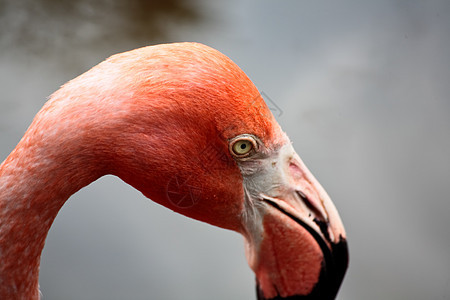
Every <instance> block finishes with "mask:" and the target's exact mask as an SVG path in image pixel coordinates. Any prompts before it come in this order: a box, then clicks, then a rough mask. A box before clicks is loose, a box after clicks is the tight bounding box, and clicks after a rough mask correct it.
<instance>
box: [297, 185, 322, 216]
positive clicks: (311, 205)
mask: <svg viewBox="0 0 450 300" xmlns="http://www.w3.org/2000/svg"><path fill="white" fill-rule="evenodd" d="M295 192H296V193H297V195H298V197H299V198H300V199H301V200H302V201H303V203H305V205H306V206H307V207H308V209H309V210H310V211H311V212H312V213H313V214H314V221H316V220H317V221H320V222H322V223H326V222H328V218H327V216H326V213H325V212H324V210H323V208H322V207H319V205H320V204H319V203H315V202H314V201H312V200H311V199H310V198H309V197H308V196H307V195H306V194H305V193H304V192H302V191H300V190H296V191H295Z"/></svg>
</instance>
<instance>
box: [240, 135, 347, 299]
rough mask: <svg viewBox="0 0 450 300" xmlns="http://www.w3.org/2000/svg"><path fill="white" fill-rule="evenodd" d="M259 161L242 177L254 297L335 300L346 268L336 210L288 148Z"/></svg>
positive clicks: (248, 254)
mask: <svg viewBox="0 0 450 300" xmlns="http://www.w3.org/2000/svg"><path fill="white" fill-rule="evenodd" d="M261 161H262V163H261V164H260V168H259V170H258V172H255V173H253V174H251V175H247V176H244V187H245V191H246V200H247V201H246V202H247V203H250V204H247V205H246V207H247V211H248V210H249V209H248V208H249V207H251V209H250V211H251V213H248V215H252V217H249V216H248V215H247V218H246V222H247V228H248V230H247V233H246V234H244V235H245V236H246V246H247V247H246V254H247V259H248V262H249V265H250V267H251V268H252V269H253V270H254V272H255V274H256V277H257V278H256V280H257V293H258V299H299V298H298V297H301V299H335V297H336V294H337V292H338V290H339V287H340V285H341V283H342V280H343V278H344V275H345V272H346V269H347V265H348V250H347V243H346V234H345V230H344V227H343V225H342V222H341V219H340V217H339V214H338V212H337V210H336V207H335V206H334V204H333V202H332V201H331V199H330V197H329V196H328V195H327V193H326V192H325V190H324V189H323V188H322V186H321V185H320V184H319V182H318V181H317V180H316V179H315V178H314V176H313V175H312V174H311V172H310V171H309V170H308V169H307V167H306V166H305V165H304V163H303V162H302V160H301V159H300V157H299V156H298V155H297V153H295V151H294V149H293V148H292V145H291V144H288V145H285V146H283V147H281V148H280V149H279V151H277V153H276V154H275V155H271V156H269V157H268V158H265V159H263V160H261ZM249 219H251V220H252V221H249Z"/></svg>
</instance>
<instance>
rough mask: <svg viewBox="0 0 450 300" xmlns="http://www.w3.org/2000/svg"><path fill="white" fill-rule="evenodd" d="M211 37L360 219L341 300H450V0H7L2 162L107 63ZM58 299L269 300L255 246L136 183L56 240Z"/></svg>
mask: <svg viewBox="0 0 450 300" xmlns="http://www.w3.org/2000/svg"><path fill="white" fill-rule="evenodd" d="M172 41H198V42H202V43H205V44H208V45H210V46H212V47H214V48H217V49H218V50H220V51H222V52H223V53H225V54H226V55H228V56H229V57H231V58H232V59H233V60H234V61H235V62H236V63H237V64H238V65H240V66H241V68H243V69H244V71H245V72H246V73H247V74H248V75H249V76H250V78H252V80H253V81H254V83H255V84H256V85H257V86H258V88H259V89H260V90H261V91H262V92H264V93H265V94H266V95H267V96H269V97H270V99H271V100H272V101H274V103H276V105H277V106H278V107H279V108H280V109H281V112H282V113H281V114H279V113H277V115H278V116H277V119H278V121H279V122H280V123H281V125H282V126H283V128H284V130H285V131H286V132H287V133H288V134H289V136H290V137H291V140H292V141H293V143H294V146H295V148H296V149H297V152H298V153H299V154H300V156H301V157H302V158H303V160H304V161H305V162H306V164H307V165H308V166H309V168H310V169H311V170H312V171H313V173H314V174H315V175H316V177H317V178H318V179H319V181H320V182H321V183H322V185H323V186H324V187H325V188H326V190H327V191H328V192H329V194H330V195H331V198H332V199H333V200H334V202H335V204H336V206H337V207H338V209H339V211H340V214H341V217H342V219H343V220H344V223H345V225H346V229H347V232H348V239H349V246H350V255H351V256H350V268H349V271H348V273H347V275H346V279H345V281H344V283H343V286H342V288H341V291H340V293H339V299H353V300H359V299H365V300H372V299H373V300H379V299H418V300H422V299H450V257H449V254H450V251H449V249H450V232H449V231H450V218H449V216H450V201H449V195H450V134H449V133H450V99H449V97H450V80H449V78H450V59H449V57H450V2H449V1H446V0H442V1H434V0H431V1H418V0H411V1H406V0H390V1H387V0H380V1H351V0H343V1H294V0H291V1H265V0H264V1H262V0H258V1H257V0H245V1H244V0H240V1H238V0H232V1H207V0H202V1H200V0H196V1H182V0H170V1H160V2H157V1H140V0H131V1H130V0H117V1H112V0H102V1H88V0H78V1H68V0H64V1H56V0H34V1H32V0H29V1H25V0H17V1H7V0H0V88H1V96H0V141H1V143H0V160H3V159H4V158H6V156H7V155H8V153H9V152H10V151H11V150H12V149H13V148H14V147H15V145H16V144H17V142H18V141H19V139H20V138H21V136H22V135H23V133H24V132H25V130H26V128H27V127H28V125H29V124H30V122H31V120H32V118H33V116H34V115H35V114H36V112H37V111H38V110H39V108H40V107H41V106H42V105H43V104H44V102H45V101H46V97H48V95H50V94H51V93H52V92H53V91H55V90H56V89H58V87H59V86H60V85H61V84H63V83H64V82H66V81H67V80H69V79H72V78H73V77H75V76H77V75H79V74H81V73H82V72H84V71H86V70H88V69H89V68H90V67H91V66H93V65H95V64H97V63H98V62H100V61H101V60H103V59H104V58H106V57H108V56H109V55H112V54H114V53H117V52H122V51H125V50H130V49H133V48H136V47H140V46H145V45H150V44H157V43H163V42H172ZM40 283H41V289H42V293H43V295H44V298H43V299H45V300H53V299H255V291H254V277H253V274H252V272H251V271H250V269H249V268H248V266H247V263H246V260H245V256H244V249H243V242H242V238H241V237H240V236H239V235H238V234H236V233H233V232H229V231H226V230H223V229H219V228H215V227H212V226H210V225H207V224H203V223H200V222H197V221H193V220H190V219H187V218H185V217H182V216H180V215H177V214H175V213H173V212H171V211H169V210H168V209H165V208H163V207H160V206H158V205H156V204H154V203H153V202H151V201H150V200H148V199H146V198H144V197H143V196H142V195H141V194H140V193H139V192H137V191H135V190H133V189H132V188H131V187H129V186H127V185H126V184H124V183H123V182H121V181H120V180H119V179H117V178H115V177H111V176H107V177H104V178H101V179H100V180H98V181H97V182H95V183H93V184H91V185H90V186H88V187H86V188H84V189H83V190H81V191H80V192H78V193H77V194H76V195H74V196H73V197H72V198H71V199H70V200H69V201H68V202H67V203H66V205H65V206H64V207H63V209H62V211H61V212H60V214H59V215H58V217H57V218H56V221H55V223H54V224H53V227H52V229H51V230H50V233H49V236H48V239H47V244H46V246H45V249H44V252H43V257H42V266H41V278H40Z"/></svg>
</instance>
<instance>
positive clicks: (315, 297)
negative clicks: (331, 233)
mask: <svg viewBox="0 0 450 300" xmlns="http://www.w3.org/2000/svg"><path fill="white" fill-rule="evenodd" d="M327 252H328V251H327ZM328 254H329V255H327V253H324V255H325V256H324V261H323V264H322V270H321V272H320V276H319V281H318V282H317V284H316V286H315V287H314V289H313V290H312V291H311V293H310V294H309V295H293V296H289V297H281V296H276V297H275V298H270V299H267V298H265V297H264V294H263V292H262V290H261V289H260V287H259V284H258V282H257V284H256V295H257V299H258V300H333V299H335V298H336V295H337V293H338V291H339V288H340V287H341V284H342V281H343V280H344V276H345V272H346V271H347V268H348V261H349V259H348V246H347V240H346V239H345V238H342V237H341V238H340V240H339V242H337V243H333V244H332V245H331V251H330V252H328Z"/></svg>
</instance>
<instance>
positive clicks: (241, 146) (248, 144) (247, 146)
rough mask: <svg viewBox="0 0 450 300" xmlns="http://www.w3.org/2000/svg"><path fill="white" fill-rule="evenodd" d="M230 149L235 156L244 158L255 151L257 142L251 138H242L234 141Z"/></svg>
mask: <svg viewBox="0 0 450 300" xmlns="http://www.w3.org/2000/svg"><path fill="white" fill-rule="evenodd" d="M230 148H231V152H232V154H233V155H235V156H237V157H244V156H247V155H248V154H250V153H251V152H252V150H254V148H255V141H253V139H252V138H250V137H241V138H238V139H236V140H235V141H233V142H232V144H231V147H230Z"/></svg>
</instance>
